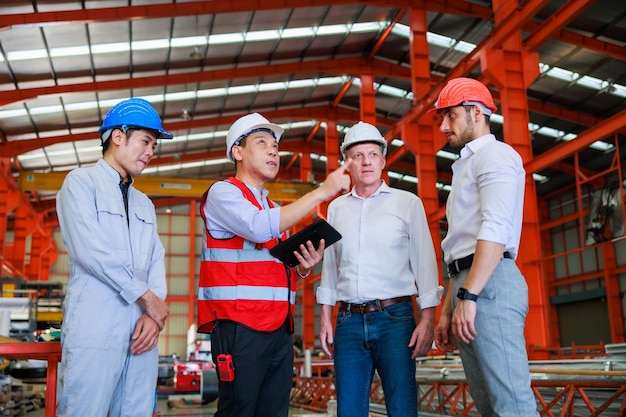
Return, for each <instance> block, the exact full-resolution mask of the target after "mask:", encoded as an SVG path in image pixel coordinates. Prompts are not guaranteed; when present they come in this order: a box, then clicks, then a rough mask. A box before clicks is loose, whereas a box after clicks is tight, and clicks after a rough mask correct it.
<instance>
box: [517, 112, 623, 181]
mask: <svg viewBox="0 0 626 417" xmlns="http://www.w3.org/2000/svg"><path fill="white" fill-rule="evenodd" d="M624 125H626V110H622V111H621V112H619V113H617V114H615V115H613V116H611V117H609V118H608V119H606V120H604V121H601V122H600V123H598V124H597V125H595V126H594V127H592V128H589V129H588V130H586V131H584V132H582V133H581V134H580V135H578V137H576V138H575V139H573V140H570V141H568V142H565V143H563V144H561V145H558V146H556V147H554V148H552V149H550V150H549V151H547V152H544V153H542V154H541V155H538V156H535V158H534V159H533V160H532V161H529V162H527V163H526V164H525V166H524V168H525V169H526V172H528V173H534V172H539V171H541V170H542V169H544V168H547V167H549V166H550V165H551V164H553V163H554V162H557V161H561V160H562V159H564V158H566V157H568V156H570V155H572V154H574V153H575V152H578V151H579V150H581V149H585V148H588V147H589V145H591V144H592V143H593V142H595V141H597V140H600V139H603V138H606V137H607V136H609V135H611V134H612V133H614V132H615V131H617V130H619V129H621V128H622V127H623V126H624Z"/></svg>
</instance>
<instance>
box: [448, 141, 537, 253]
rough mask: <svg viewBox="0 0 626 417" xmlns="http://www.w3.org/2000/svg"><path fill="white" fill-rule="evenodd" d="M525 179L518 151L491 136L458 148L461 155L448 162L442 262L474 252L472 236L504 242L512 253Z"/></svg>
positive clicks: (519, 228) (516, 244)
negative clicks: (449, 173)
mask: <svg viewBox="0 0 626 417" xmlns="http://www.w3.org/2000/svg"><path fill="white" fill-rule="evenodd" d="M525 179H526V173H525V172H524V167H523V164H522V158H521V157H520V155H519V154H518V153H517V152H516V151H515V149H513V148H512V147H511V146H509V145H507V144H506V143H503V142H500V141H497V140H496V138H495V136H494V135H485V136H481V137H480V138H477V139H474V140H472V141H471V142H469V143H467V144H466V145H465V146H464V147H463V149H461V158H460V159H458V160H456V161H455V162H454V163H453V164H452V190H451V191H450V195H449V196H448V202H447V204H446V217H447V219H448V234H447V235H446V237H445V238H444V239H443V241H442V242H441V248H442V249H443V252H444V261H445V262H446V263H447V264H450V263H451V262H452V261H454V260H456V259H460V258H463V257H465V256H468V255H471V254H472V253H474V251H475V250H476V241H477V240H486V241H489V242H495V243H500V244H503V245H504V250H505V251H508V252H510V253H511V255H512V256H513V259H515V258H516V257H517V252H518V247H519V240H520V235H521V232H522V210H523V205H524V186H525Z"/></svg>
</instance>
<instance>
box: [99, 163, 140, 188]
mask: <svg viewBox="0 0 626 417" xmlns="http://www.w3.org/2000/svg"><path fill="white" fill-rule="evenodd" d="M96 165H99V166H100V167H101V168H102V170H103V171H104V173H105V174H106V175H107V177H108V178H109V179H110V180H111V181H113V182H115V183H116V184H119V183H120V182H121V181H123V180H124V179H123V178H122V175H120V173H119V172H117V170H116V169H115V168H113V167H112V166H111V165H110V164H109V163H108V162H107V161H105V160H104V159H99V160H98V162H96ZM134 181H135V180H134V179H133V177H130V181H128V182H129V184H132V183H133V182H134Z"/></svg>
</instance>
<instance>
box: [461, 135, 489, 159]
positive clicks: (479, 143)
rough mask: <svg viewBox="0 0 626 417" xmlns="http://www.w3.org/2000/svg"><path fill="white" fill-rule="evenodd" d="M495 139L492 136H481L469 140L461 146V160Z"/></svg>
mask: <svg viewBox="0 0 626 417" xmlns="http://www.w3.org/2000/svg"><path fill="white" fill-rule="evenodd" d="M495 140H496V137H495V136H494V135H493V134H488V135H483V136H481V137H478V138H476V139H474V140H471V141H469V142H467V143H466V144H465V146H463V148H462V149H461V158H468V157H470V156H471V155H473V154H475V153H476V152H478V151H479V150H480V148H482V147H483V146H485V145H486V144H488V143H491V142H494V141H495Z"/></svg>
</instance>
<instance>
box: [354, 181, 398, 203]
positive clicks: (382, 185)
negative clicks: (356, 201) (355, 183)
mask: <svg viewBox="0 0 626 417" xmlns="http://www.w3.org/2000/svg"><path fill="white" fill-rule="evenodd" d="M390 192H391V187H389V186H388V185H387V183H386V182H385V180H382V181H381V182H380V187H378V188H377V189H376V191H374V194H372V195H371V196H370V198H372V197H375V196H377V195H378V194H381V193H390ZM350 195H351V196H352V197H356V198H361V199H363V197H361V196H360V195H358V194H357V193H356V187H352V191H350Z"/></svg>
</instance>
